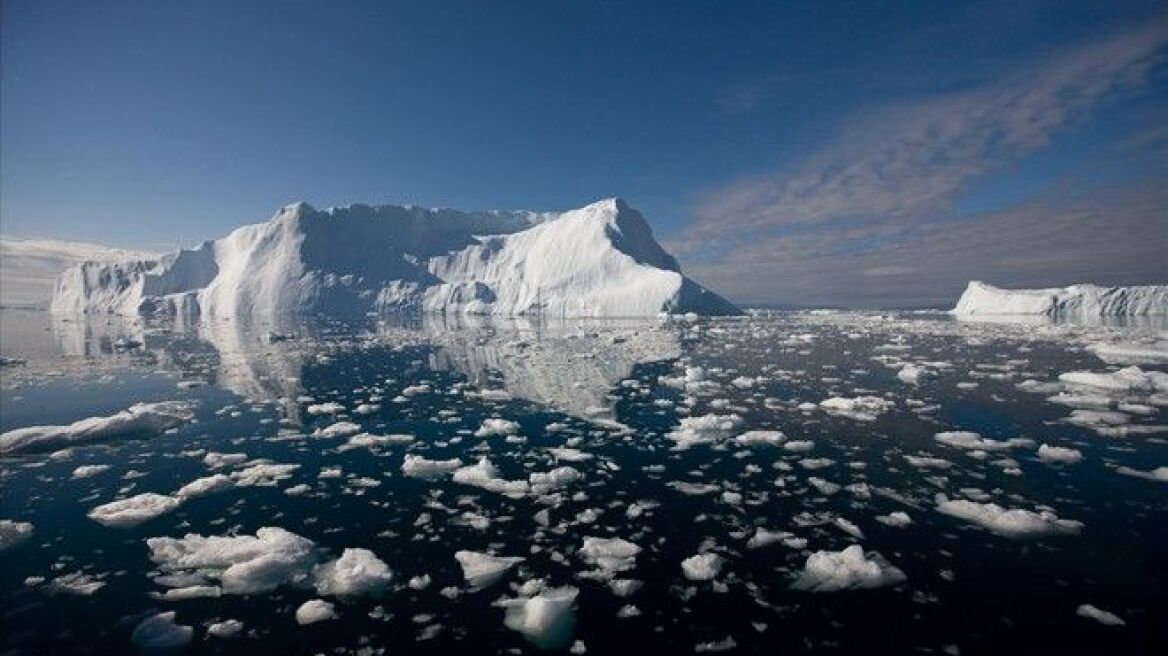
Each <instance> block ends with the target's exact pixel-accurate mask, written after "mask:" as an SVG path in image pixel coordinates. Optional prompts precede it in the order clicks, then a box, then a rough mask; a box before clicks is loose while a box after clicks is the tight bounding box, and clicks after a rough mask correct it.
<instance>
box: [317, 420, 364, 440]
mask: <svg viewBox="0 0 1168 656" xmlns="http://www.w3.org/2000/svg"><path fill="white" fill-rule="evenodd" d="M360 432H361V424H355V423H353V422H351V421H338V422H335V423H332V424H329V425H328V426H325V427H324V428H318V429H316V431H314V432H313V433H312V436H313V437H317V438H320V439H325V440H327V439H334V438H338V437H345V436H346V435H352V434H354V433H360Z"/></svg>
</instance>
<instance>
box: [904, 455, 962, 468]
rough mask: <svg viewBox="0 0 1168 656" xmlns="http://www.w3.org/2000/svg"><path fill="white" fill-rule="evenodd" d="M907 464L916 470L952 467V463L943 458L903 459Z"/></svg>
mask: <svg viewBox="0 0 1168 656" xmlns="http://www.w3.org/2000/svg"><path fill="white" fill-rule="evenodd" d="M904 459H905V460H906V461H908V464H910V465H912V466H913V467H916V468H917V469H948V468H949V467H952V466H953V463H951V462H949V461H948V460H945V459H944V458H934V457H932V456H908V455H906V456H905V457H904Z"/></svg>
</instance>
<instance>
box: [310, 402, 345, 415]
mask: <svg viewBox="0 0 1168 656" xmlns="http://www.w3.org/2000/svg"><path fill="white" fill-rule="evenodd" d="M304 411H305V412H307V413H308V414H310V415H335V414H339V413H341V412H344V411H345V406H343V405H341V404H340V403H336V402H333V401H330V402H328V403H314V404H312V405H310V406H308V407H307V408H305V410H304Z"/></svg>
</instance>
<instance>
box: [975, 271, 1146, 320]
mask: <svg viewBox="0 0 1168 656" xmlns="http://www.w3.org/2000/svg"><path fill="white" fill-rule="evenodd" d="M953 314H955V315H957V316H965V317H970V316H978V315H1016V316H1046V317H1083V318H1090V317H1108V316H1111V317H1115V316H1126V317H1135V316H1164V315H1168V285H1144V286H1136V287H1100V286H1098V285H1071V286H1070V287H1053V288H1049V289H1002V288H1000V287H994V286H992V285H987V284H986V283H984V282H979V281H976V280H975V281H972V282H970V283H969V286H968V287H966V288H965V293H963V294H962V295H961V298H960V299H959V300H958V301H957V307H955V308H953Z"/></svg>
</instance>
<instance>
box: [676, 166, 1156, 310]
mask: <svg viewBox="0 0 1168 656" xmlns="http://www.w3.org/2000/svg"><path fill="white" fill-rule="evenodd" d="M1165 217H1168V194H1165V193H1164V192H1163V190H1162V189H1161V188H1159V186H1157V185H1154V184H1146V183H1136V184H1125V185H1119V186H1113V187H1105V188H1100V189H1092V190H1088V191H1082V192H1076V191H1073V190H1069V189H1059V190H1057V191H1054V192H1050V193H1046V194H1043V195H1041V196H1039V197H1037V198H1033V199H1031V200H1029V201H1027V202H1024V203H1021V204H1019V205H1018V206H1016V207H1011V208H1008V209H1004V210H999V211H995V212H987V213H985V214H981V215H979V216H976V217H970V218H966V219H961V220H954V221H945V222H919V223H914V224H910V225H900V226H891V225H888V224H865V225H856V226H851V227H848V228H839V229H833V230H828V231H823V230H805V231H802V232H799V233H795V234H788V235H783V236H778V237H769V238H760V239H758V240H756V241H755V242H754V243H752V244H750V245H749V246H743V247H740V248H738V249H736V250H735V252H734V256H733V257H731V258H723V259H720V260H717V261H711V262H707V263H703V264H700V265H697V266H691V267H688V268H689V270H690V272H691V273H692V274H693V275H694V276H695V277H697V278H698V279H699V280H702V281H703V282H706V283H708V284H710V285H711V286H712V287H713V288H714V289H717V290H718V291H720V292H726V293H728V294H731V295H732V296H733V297H734V298H735V299H736V300H739V301H741V302H743V303H747V304H752V303H766V302H770V301H774V300H775V293H774V290H775V289H776V288H780V289H781V290H782V294H783V296H781V297H780V300H783V301H785V302H791V303H800V304H828V305H844V306H867V307H895V306H924V305H934V306H945V305H951V304H952V303H953V302H954V301H955V300H956V295H957V294H958V293H959V292H960V290H961V289H962V288H963V287H964V286H965V284H966V282H967V281H969V280H972V279H987V278H988V279H989V280H991V281H1011V282H1012V283H1013V284H1016V285H1018V286H1023V287H1047V286H1055V285H1063V284H1066V283H1068V282H1085V281H1084V280H1080V279H1079V278H1080V277H1081V276H1083V275H1089V276H1090V281H1091V282H1096V283H1099V284H1123V283H1125V282H1129V281H1130V280H1132V279H1133V278H1135V279H1145V280H1155V279H1163V278H1164V277H1165V276H1166V275H1168V271H1166V267H1168V265H1166V264H1165V261H1166V255H1168V253H1166V251H1168V221H1166V220H1165ZM853 243H863V244H865V247H864V248H862V249H856V248H851V247H850V245H851V244H853ZM1069 277H1070V278H1073V279H1070V278H1069Z"/></svg>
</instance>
